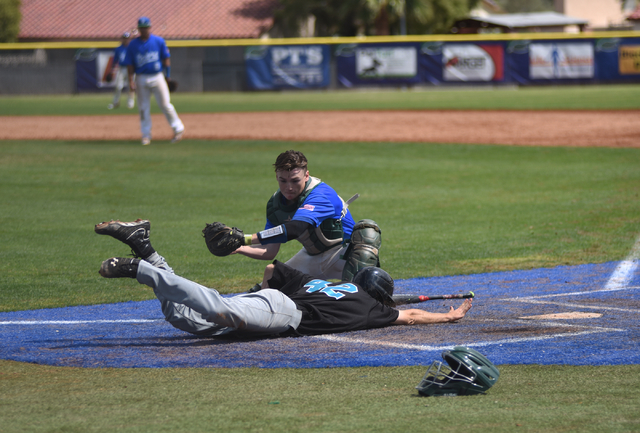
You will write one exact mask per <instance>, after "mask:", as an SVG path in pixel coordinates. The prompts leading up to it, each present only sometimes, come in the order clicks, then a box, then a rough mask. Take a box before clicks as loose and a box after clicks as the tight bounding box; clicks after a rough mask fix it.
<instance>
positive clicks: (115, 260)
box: [98, 257, 140, 278]
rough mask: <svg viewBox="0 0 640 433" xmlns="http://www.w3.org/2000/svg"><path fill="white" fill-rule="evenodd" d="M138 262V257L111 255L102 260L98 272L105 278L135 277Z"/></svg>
mask: <svg viewBox="0 0 640 433" xmlns="http://www.w3.org/2000/svg"><path fill="white" fill-rule="evenodd" d="M138 264H140V259H131V258H122V257H112V258H110V259H108V260H105V261H104V262H102V266H100V270H99V271H98V272H99V273H100V275H102V276H103V277H105V278H135V277H136V276H137V275H138Z"/></svg>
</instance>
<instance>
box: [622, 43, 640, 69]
mask: <svg viewBox="0 0 640 433" xmlns="http://www.w3.org/2000/svg"><path fill="white" fill-rule="evenodd" d="M618 71H619V72H620V75H637V74H640V45H621V46H620V47H619V49H618Z"/></svg>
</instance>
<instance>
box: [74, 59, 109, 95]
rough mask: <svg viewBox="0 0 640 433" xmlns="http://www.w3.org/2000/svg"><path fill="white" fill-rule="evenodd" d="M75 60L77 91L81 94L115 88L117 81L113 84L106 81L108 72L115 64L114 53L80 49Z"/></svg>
mask: <svg viewBox="0 0 640 433" xmlns="http://www.w3.org/2000/svg"><path fill="white" fill-rule="evenodd" d="M74 58H75V62H76V89H77V90H78V91H79V92H83V91H92V90H93V91H95V90H99V89H109V88H112V87H114V86H115V80H114V81H112V82H111V83H108V82H107V81H106V80H105V78H106V75H107V74H106V72H107V70H109V69H110V68H111V64H112V63H113V51H104V50H96V49H80V50H78V51H77V52H76V55H75V57H74ZM108 68H109V69H108Z"/></svg>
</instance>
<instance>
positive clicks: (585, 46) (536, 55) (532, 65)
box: [529, 42, 594, 80]
mask: <svg viewBox="0 0 640 433" xmlns="http://www.w3.org/2000/svg"><path fill="white" fill-rule="evenodd" d="M529 77H530V78H531V79H534V80H541V79H546V80H552V79H576V78H593V77H594V55H593V44H592V43H591V42H572V43H559V42H553V43H531V44H530V45H529Z"/></svg>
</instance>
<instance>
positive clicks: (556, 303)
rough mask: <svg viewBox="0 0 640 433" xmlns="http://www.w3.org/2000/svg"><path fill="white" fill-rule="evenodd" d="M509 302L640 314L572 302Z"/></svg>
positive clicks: (629, 310)
mask: <svg viewBox="0 0 640 433" xmlns="http://www.w3.org/2000/svg"><path fill="white" fill-rule="evenodd" d="M507 300H508V301H518V302H524V303H525V304H544V305H558V306H561V307H571V308H586V309H591V310H608V311H622V312H625V313H640V310H638V309H637V308H636V309H632V308H631V309H630V308H618V307H606V306H600V305H583V304H573V303H571V302H553V301H537V300H535V299H523V298H520V299H507Z"/></svg>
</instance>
